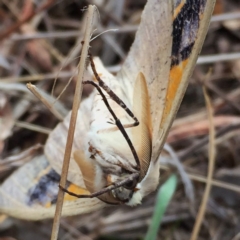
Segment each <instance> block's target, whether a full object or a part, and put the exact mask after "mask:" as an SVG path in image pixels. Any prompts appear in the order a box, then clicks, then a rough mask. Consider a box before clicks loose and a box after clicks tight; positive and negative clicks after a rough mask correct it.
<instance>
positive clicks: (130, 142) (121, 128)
mask: <svg viewBox="0 0 240 240" xmlns="http://www.w3.org/2000/svg"><path fill="white" fill-rule="evenodd" d="M83 84H91V85H93V86H94V87H95V88H96V89H97V90H98V92H99V94H100V95H101V97H102V99H103V101H104V103H105V105H106V107H107V108H108V111H109V112H110V113H111V115H112V117H113V118H114V120H115V124H116V126H117V127H118V129H119V130H120V132H121V133H122V135H123V136H124V138H125V139H126V141H127V143H128V146H129V147H130V149H131V151H132V154H133V157H134V159H135V161H136V164H137V170H140V161H139V158H138V155H137V152H136V150H135V147H134V146H133V144H132V141H131V140H130V138H129V136H128V134H127V133H126V131H125V128H124V127H123V125H122V123H121V121H120V120H119V119H118V118H117V116H116V114H115V113H114V111H113V110H112V108H111V106H110V105H109V103H108V100H107V98H106V96H105V95H104V94H103V92H102V90H101V87H100V86H99V85H98V84H97V83H95V82H93V81H90V80H86V81H84V82H83ZM138 124H139V122H138Z"/></svg>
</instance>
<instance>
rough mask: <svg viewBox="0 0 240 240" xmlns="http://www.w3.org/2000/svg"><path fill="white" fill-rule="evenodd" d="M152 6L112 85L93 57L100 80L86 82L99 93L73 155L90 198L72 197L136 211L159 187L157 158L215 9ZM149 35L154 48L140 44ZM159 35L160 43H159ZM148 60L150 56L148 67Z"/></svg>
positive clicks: (201, 1) (197, 2) (164, 0)
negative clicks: (153, 15) (131, 207)
mask: <svg viewBox="0 0 240 240" xmlns="http://www.w3.org/2000/svg"><path fill="white" fill-rule="evenodd" d="M154 2H155V6H154V7H153V9H152V11H155V12H157V13H158V14H159V16H158V17H157V19H152V20H149V22H148V24H147V25H146V26H145V27H143V28H141V27H140V29H139V31H138V33H137V35H136V39H135V42H137V43H138V47H135V48H133V49H132V50H131V52H130V55H129V56H130V57H128V59H127V60H126V62H125V64H124V65H123V68H122V70H121V71H120V72H119V73H118V75H117V78H116V79H115V80H110V79H111V78H109V79H107V78H106V79H105V80H104V81H103V80H102V79H101V78H100V77H99V75H98V73H97V71H96V68H95V66H94V62H93V60H92V59H91V58H90V61H91V66H92V70H93V72H94V76H95V78H96V81H87V82H85V84H86V83H88V84H92V85H94V86H95V87H96V91H95V93H94V96H93V102H92V104H93V105H92V114H91V116H90V122H91V123H90V127H89V130H88V134H87V136H86V138H85V139H82V141H83V142H84V144H83V145H84V148H83V149H80V150H77V151H75V153H74V158H75V160H76V162H77V164H78V166H79V167H80V169H81V173H82V176H83V179H84V183H85V186H86V188H87V190H88V191H89V192H90V194H89V195H81V194H80V195H78V194H74V193H71V192H69V191H67V192H68V193H69V194H71V195H73V196H77V197H82V198H83V197H98V198H99V199H100V200H102V201H104V202H106V203H109V204H121V203H125V204H127V205H136V204H139V203H141V201H142V199H143V197H144V196H146V195H147V194H149V193H150V192H152V191H153V190H155V189H156V187H157V185H158V181H159V160H158V157H159V154H160V152H161V149H162V147H163V144H164V141H165V138H166V136H167V133H168V130H169V128H170V126H171V124H172V121H173V119H174V116H175V114H176V112H177V109H178V107H179V104H180V102H181V99H182V96H183V94H184V91H185V89H186V86H187V82H188V78H189V76H190V74H191V72H192V68H193V65H194V63H195V61H196V57H197V55H198V53H199V50H200V46H201V44H202V40H203V35H205V33H204V34H203V32H202V31H201V30H202V29H201V27H202V28H204V29H206V26H207V25H208V21H209V16H210V12H211V11H212V7H213V5H214V4H213V1H211V2H210V1H207V0H194V1H192V0H191V1H190V0H185V1H180V0H174V1H169V0H159V1H152V4H153V5H154ZM148 7H149V6H146V9H145V10H144V12H147V11H148V9H147V8H148ZM209 9H210V10H209ZM144 12H143V16H144ZM149 12H150V11H149ZM156 22H157V24H159V26H157V27H156ZM202 24H204V25H202ZM144 34H145V35H146V36H147V37H146V38H145V41H152V48H151V49H148V48H146V47H145V43H144V42H141V41H142V37H140V36H142V35H144ZM155 35H160V37H158V38H157V40H156V37H155ZM161 35H162V36H161ZM138 48H139V49H138ZM155 52H158V53H159V54H156V53H155ZM144 55H149V56H150V57H148V60H149V61H148V62H147V61H145V58H144ZM133 57H134V58H133ZM146 65H150V67H147V66H146ZM153 66H154V68H155V69H153ZM129 73H130V74H129Z"/></svg>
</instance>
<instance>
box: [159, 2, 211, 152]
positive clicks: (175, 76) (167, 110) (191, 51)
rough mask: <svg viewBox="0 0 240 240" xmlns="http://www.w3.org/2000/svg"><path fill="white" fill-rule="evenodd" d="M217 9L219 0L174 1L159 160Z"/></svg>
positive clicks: (160, 126) (160, 127) (160, 125)
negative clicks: (214, 11)
mask: <svg viewBox="0 0 240 240" xmlns="http://www.w3.org/2000/svg"><path fill="white" fill-rule="evenodd" d="M214 5H215V0H194V1H192V0H181V1H177V0H174V15H173V17H174V20H173V47H172V56H171V58H172V62H171V70H170V74H169V78H168V88H167V95H166V102H165V107H164V112H163V116H162V119H161V121H160V122H159V124H158V126H159V140H158V142H157V143H156V144H157V145H158V147H157V149H156V150H157V152H156V156H158V155H159V154H160V151H161V149H162V147H163V144H164V142H165V139H166V137H167V135H168V132H169V129H170V127H171V125H172V122H173V120H174V118H175V116H176V113H177V111H178V108H179V106H180V104H181V101H182V98H183V95H184V93H185V91H186V88H187V85H188V80H189V78H190V77H191V75H192V72H193V69H194V67H195V64H196V61H197V58H198V55H199V53H200V51H201V48H202V45H203V42H204V39H205V37H206V34H207V30H208V27H209V23H210V18H211V15H212V12H213V8H214ZM186 13H187V14H188V15H187V17H186ZM184 17H185V18H184ZM181 24H183V26H182V29H181V32H180V36H179V32H178V31H176V29H177V28H178V27H180V26H181Z"/></svg>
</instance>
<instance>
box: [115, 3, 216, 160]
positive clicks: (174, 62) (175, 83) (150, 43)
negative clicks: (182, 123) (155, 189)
mask: <svg viewBox="0 0 240 240" xmlns="http://www.w3.org/2000/svg"><path fill="white" fill-rule="evenodd" d="M214 4H215V0H172V1H170V0H152V1H148V3H147V5H146V7H145V9H144V11H143V14H142V19H141V23H140V25H139V29H138V31H137V33H136V37H135V41H134V43H133V45H132V47H131V50H130V53H129V55H128V57H127V59H126V61H125V63H124V65H123V67H122V69H121V71H120V72H119V73H118V75H117V77H118V79H119V81H122V85H123V86H125V89H127V88H128V86H129V85H130V86H131V85H132V86H133V85H134V83H133V81H135V79H136V76H137V74H138V73H139V72H142V73H143V74H144V75H145V76H146V80H147V86H148V91H149V93H150V94H149V95H150V106H151V116H152V123H153V137H152V139H153V140H152V143H153V150H152V160H153V161H155V160H156V159H157V158H158V156H159V154H160V151H161V149H162V147H163V144H164V141H165V138H166V136H167V134H168V131H169V128H170V126H171V124H172V122H173V119H174V117H175V115H176V112H177V110H178V108H179V105H180V102H181V100H182V97H183V94H184V92H185V90H186V87H187V83H188V79H189V77H190V75H191V74H192V70H193V68H194V65H195V62H196V59H197V56H198V54H199V52H200V50H201V47H202V43H203V40H204V38H205V36H206V32H207V29H208V25H209V21H210V17H211V13H212V10H213V7H214ZM129 89H131V88H129ZM128 94H131V93H128ZM129 96H131V95H129Z"/></svg>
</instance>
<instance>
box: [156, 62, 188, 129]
mask: <svg viewBox="0 0 240 240" xmlns="http://www.w3.org/2000/svg"><path fill="white" fill-rule="evenodd" d="M187 63H188V59H186V60H185V61H183V62H181V63H180V64H179V65H177V66H174V67H173V68H172V69H171V71H170V76H169V84H168V90H167V95H166V102H165V108H164V111H163V116H162V121H161V123H160V128H162V127H163V125H164V123H165V121H166V118H167V116H168V115H169V113H170V112H171V109H172V103H173V101H174V99H175V96H176V94H177V91H178V88H179V85H180V83H181V80H182V75H183V71H184V69H185V67H186V65H187Z"/></svg>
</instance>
